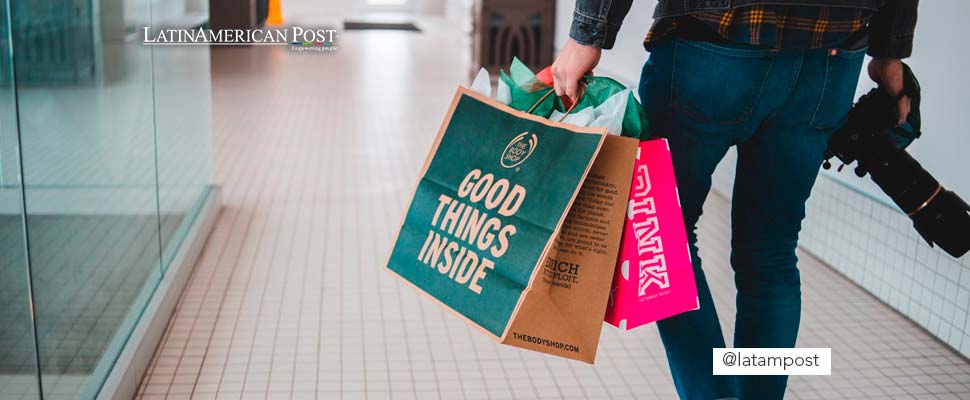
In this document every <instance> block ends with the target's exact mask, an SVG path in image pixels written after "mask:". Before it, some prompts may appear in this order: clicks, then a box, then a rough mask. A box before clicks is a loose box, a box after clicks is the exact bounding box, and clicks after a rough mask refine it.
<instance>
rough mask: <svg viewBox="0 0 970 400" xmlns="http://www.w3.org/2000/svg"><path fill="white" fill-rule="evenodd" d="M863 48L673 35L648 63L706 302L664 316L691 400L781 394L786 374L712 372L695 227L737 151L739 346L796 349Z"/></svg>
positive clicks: (715, 326) (649, 108)
mask: <svg viewBox="0 0 970 400" xmlns="http://www.w3.org/2000/svg"><path fill="white" fill-rule="evenodd" d="M864 54H865V51H864V50H852V51H848V50H842V49H820V50H800V51H788V50H784V51H778V50H770V49H759V48H754V47H749V46H740V45H721V44H713V43H707V42H697V41H688V40H682V39H670V40H666V41H664V43H661V44H659V45H657V46H656V47H655V48H654V49H653V50H652V51H651V53H650V58H649V60H647V62H646V64H645V65H644V67H643V74H642V77H641V82H640V98H641V100H642V101H643V106H644V109H645V110H646V112H647V115H648V117H649V118H650V122H651V124H652V131H653V133H654V134H656V135H658V136H662V137H666V138H667V139H668V140H669V142H670V151H671V155H672V157H673V162H674V169H675V172H676V177H677V185H678V189H679V191H680V197H681V204H682V207H683V212H684V222H685V223H686V225H687V232H688V241H689V244H690V251H691V256H692V257H693V261H694V274H695V277H696V279H697V290H698V296H699V297H700V299H699V300H700V309H698V310H696V311H692V312H688V313H684V314H681V315H678V316H675V317H672V318H668V319H665V320H663V321H660V322H658V323H657V325H658V327H659V329H660V336H661V339H662V340H663V343H664V347H665V348H666V351H667V359H668V362H669V363H670V368H671V371H672V374H673V379H674V385H675V386H676V387H677V392H678V393H679V394H680V397H681V398H683V399H703V400H711V399H720V398H739V399H744V400H747V399H756V400H771V399H781V398H782V397H784V394H785V386H786V384H787V381H788V380H787V377H786V376H735V377H732V376H713V375H712V366H711V360H712V357H711V355H712V354H711V349H712V348H715V347H725V341H724V336H723V334H722V333H721V326H720V323H719V322H718V317H717V312H716V310H715V309H714V303H713V301H712V299H711V293H710V289H709V288H708V285H707V281H706V279H705V278H704V271H703V270H702V269H701V260H700V257H698V255H697V234H696V232H695V230H696V224H697V221H698V219H699V218H700V215H701V208H702V206H703V204H704V199H705V198H706V197H707V194H708V192H709V191H710V188H711V174H712V173H713V171H714V168H715V166H717V164H718V162H719V161H720V160H721V159H722V158H723V157H724V154H725V153H726V152H727V150H728V148H730V147H731V146H734V145H736V146H737V150H738V163H737V170H736V173H735V180H734V194H733V198H732V206H731V266H732V268H733V269H734V274H735V275H734V277H735V285H736V286H737V289H738V294H737V299H736V302H737V316H736V323H735V331H734V347H794V346H795V338H796V336H797V334H798V325H799V319H800V317H801V289H800V284H801V283H800V281H799V274H798V268H797V266H796V261H797V257H796V256H795V247H796V244H797V242H798V232H799V230H800V229H801V221H802V219H803V218H804V217H805V201H806V200H807V199H808V196H809V193H810V192H811V189H812V186H813V185H814V184H815V178H816V176H817V175H818V168H819V166H820V165H821V162H822V158H823V154H824V151H825V148H826V145H827V142H828V139H829V136H830V135H831V134H832V132H833V131H834V129H835V128H837V127H838V126H839V125H840V124H841V123H842V121H843V120H844V118H845V115H846V114H847V113H848V111H849V110H850V108H851V105H852V101H853V98H854V95H855V89H856V84H857V83H858V79H859V73H860V70H861V67H862V61H863V58H864Z"/></svg>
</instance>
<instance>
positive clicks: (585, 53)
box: [552, 39, 603, 101]
mask: <svg viewBox="0 0 970 400" xmlns="http://www.w3.org/2000/svg"><path fill="white" fill-rule="evenodd" d="M602 52H603V50H602V49H600V48H599V47H595V46H586V45H582V44H579V43H576V41H575V40H572V39H569V40H567V41H566V45H565V46H563V48H562V51H561V52H560V53H559V57H556V62H554V63H552V77H553V86H554V87H555V88H556V95H557V96H562V95H566V96H569V98H570V99H572V100H573V101H578V100H579V99H578V97H579V96H578V94H579V80H580V79H582V78H583V76H584V75H586V74H587V73H589V72H591V71H592V70H593V68H594V67H596V64H599V62H600V54H601V53H602Z"/></svg>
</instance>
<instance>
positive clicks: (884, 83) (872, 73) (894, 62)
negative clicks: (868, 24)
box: [869, 58, 910, 126]
mask: <svg viewBox="0 0 970 400" xmlns="http://www.w3.org/2000/svg"><path fill="white" fill-rule="evenodd" d="M869 78H872V80H873V82H876V83H878V84H879V86H881V87H883V88H885V89H886V90H887V91H888V92H889V94H890V95H892V96H899V94H900V93H901V92H902V91H903V62H902V61H900V60H898V59H893V58H873V59H872V61H871V62H870V63H869ZM896 107H897V108H896V109H897V111H898V113H897V115H899V121H896V125H897V126H898V125H902V124H903V123H904V122H906V117H907V116H909V107H910V99H909V96H902V97H900V98H899V100H898V103H897V104H896Z"/></svg>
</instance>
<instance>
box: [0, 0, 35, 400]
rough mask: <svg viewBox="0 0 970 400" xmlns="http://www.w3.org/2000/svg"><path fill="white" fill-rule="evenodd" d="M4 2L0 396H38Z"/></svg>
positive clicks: (4, 399) (1, 399) (0, 29)
mask: <svg viewBox="0 0 970 400" xmlns="http://www.w3.org/2000/svg"><path fill="white" fill-rule="evenodd" d="M9 10H10V9H9V7H8V2H7V1H2V2H0V400H21V399H39V398H40V386H39V383H40V382H39V381H38V371H37V353H36V346H35V344H34V326H33V322H32V320H31V315H30V287H29V283H30V279H29V276H28V274H29V270H28V268H27V265H28V264H27V243H26V237H25V236H24V235H25V232H24V215H23V207H22V192H21V185H20V143H19V139H18V137H17V114H16V110H17V109H16V106H15V104H16V97H15V94H14V89H15V86H14V79H13V75H12V73H13V69H12V64H11V59H10V30H9V29H8V26H9V25H8V24H7V20H8V19H7V17H8V16H9Z"/></svg>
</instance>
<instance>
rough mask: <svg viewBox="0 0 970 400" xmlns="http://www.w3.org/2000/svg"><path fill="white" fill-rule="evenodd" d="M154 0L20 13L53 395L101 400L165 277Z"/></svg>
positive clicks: (29, 164) (100, 1) (114, 0)
mask: <svg viewBox="0 0 970 400" xmlns="http://www.w3.org/2000/svg"><path fill="white" fill-rule="evenodd" d="M148 1H149V0H94V1H92V0H31V1H18V2H15V3H13V4H12V5H11V7H12V16H13V19H12V21H13V22H12V32H13V35H12V36H13V47H14V55H15V58H14V59H15V76H16V83H17V88H18V105H19V110H20V111H19V117H20V137H21V153H22V157H23V176H24V191H25V200H26V201H25V204H26V213H27V217H26V221H27V240H28V243H29V255H30V268H31V272H32V282H33V292H34V312H35V321H36V330H37V338H38V346H37V347H38V354H39V360H40V372H41V382H42V386H43V394H44V397H57V398H66V397H80V398H93V397H94V396H95V395H96V394H97V392H98V391H99V390H100V388H101V385H102V383H103V381H104V378H105V376H106V375H107V374H108V372H110V370H111V368H112V366H113V364H114V361H115V360H116V358H117V356H118V354H119V352H120V351H121V349H122V347H123V346H124V344H125V342H126V341H127V338H128V335H129V334H130V332H131V330H132V328H133V326H134V323H135V322H136V321H137V319H138V318H139V317H140V316H141V312H142V311H143V309H144V306H145V304H146V303H147V301H148V299H149V298H150V296H151V294H152V292H153V291H154V289H155V287H156V285H157V283H158V282H159V280H160V278H161V265H160V251H161V250H160V247H161V246H160V237H159V229H160V224H159V215H158V198H157V181H156V174H157V170H156V163H155V157H156V153H155V138H154V115H153V107H154V99H153V85H152V74H153V71H152V53H151V52H152V49H151V47H149V46H143V45H142V44H141V43H140V40H141V38H140V36H139V35H138V32H140V29H141V28H140V27H143V26H148V24H149V23H150V21H151V8H150V5H149V3H148Z"/></svg>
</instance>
